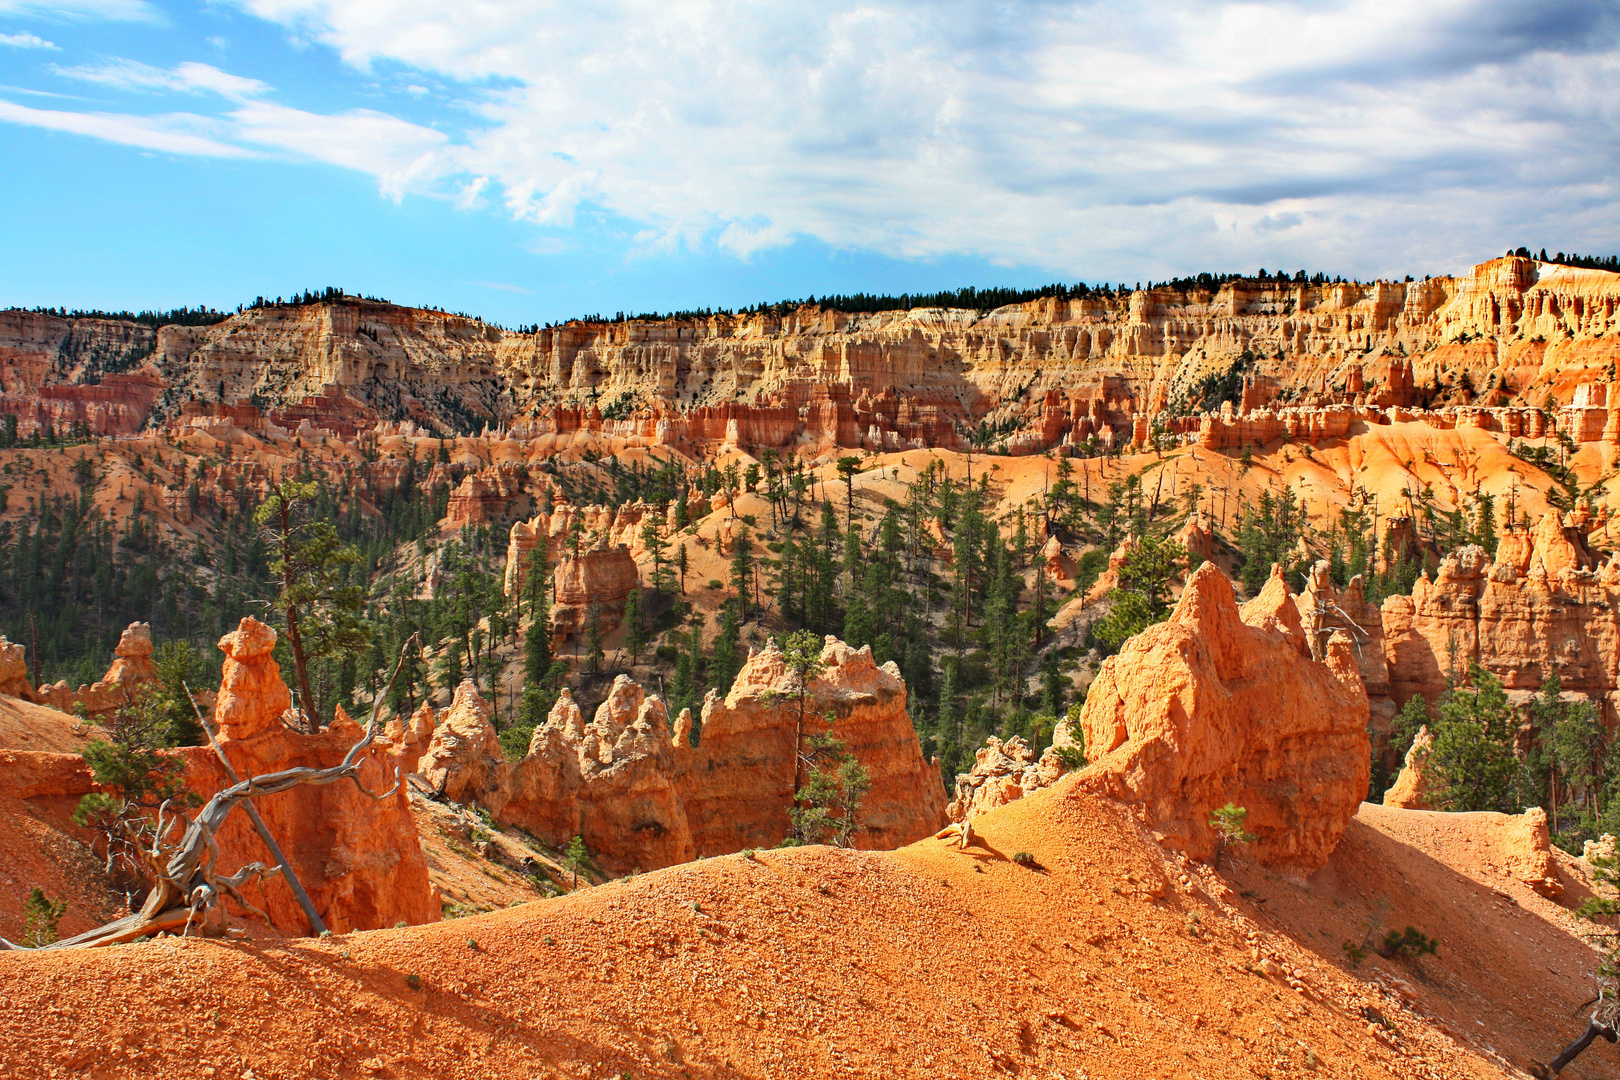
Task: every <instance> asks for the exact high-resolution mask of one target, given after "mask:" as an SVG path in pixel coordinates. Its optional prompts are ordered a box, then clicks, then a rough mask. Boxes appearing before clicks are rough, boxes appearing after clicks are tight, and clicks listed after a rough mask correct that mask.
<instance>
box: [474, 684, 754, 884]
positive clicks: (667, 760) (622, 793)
mask: <svg viewBox="0 0 1620 1080" xmlns="http://www.w3.org/2000/svg"><path fill="white" fill-rule="evenodd" d="M583 720H584V718H583V717H582V716H581V714H580V710H579V706H578V705H576V704H575V703H574V700H573V698H572V697H571V696H570V695H569V693H568V692H567V691H566V690H565V691H564V692H563V694H562V695H561V696H560V697H559V698H558V699H557V703H556V705H555V706H553V707H552V710H551V714H550V716H548V717H547V719H546V722H545V723H544V724H542V725H541V726H540V727H539V728H537V729H536V730H535V733H534V735H533V737H532V738H531V739H530V742H529V752H528V754H527V755H526V756H525V757H524V759H523V760H522V761H521V762H519V763H518V765H517V766H516V767H515V768H514V769H513V775H512V785H511V797H510V800H509V801H508V802H507V803H506V804H505V807H504V809H503V810H502V811H501V817H502V819H503V820H507V821H511V822H513V823H514V824H519V825H522V826H523V827H524V828H525V829H528V830H529V831H530V832H531V833H533V834H534V835H535V836H538V837H540V838H542V839H544V840H547V841H549V842H551V843H554V844H557V845H558V846H561V845H562V844H564V843H566V842H567V840H568V838H569V837H572V836H579V837H582V838H584V841H585V844H586V847H587V848H588V849H589V850H590V851H591V853H592V855H593V856H595V858H596V861H597V863H598V864H599V865H601V866H603V867H605V868H609V869H612V870H614V871H617V872H623V871H625V870H634V869H637V868H640V869H643V870H651V869H655V868H657V867H661V866H673V865H674V864H676V863H681V862H688V861H690V860H691V859H693V858H696V857H697V855H698V854H699V852H698V851H697V849H696V848H695V847H694V846H693V829H692V821H691V814H690V813H689V808H688V807H687V805H686V801H685V798H684V790H683V788H684V780H685V777H684V776H683V775H682V772H681V768H680V763H679V761H678V758H677V751H678V749H679V747H680V745H681V744H682V743H684V742H685V738H684V735H681V734H679V733H678V734H676V735H675V736H674V737H672V736H671V734H670V726H669V716H668V713H667V712H666V710H665V708H664V703H663V701H662V700H660V699H659V698H658V697H656V696H652V697H649V696H647V694H646V693H645V691H643V690H642V688H641V687H640V686H638V685H637V684H636V683H634V682H632V681H631V680H630V679H629V678H628V677H627V676H624V675H620V676H619V677H618V678H617V679H615V680H614V682H613V687H612V689H611V690H610V691H609V692H608V696H607V700H606V701H604V702H602V704H601V705H599V706H597V709H596V715H595V716H594V717H593V718H592V719H591V721H590V722H589V723H585V722H583ZM688 749H690V747H689V746H688ZM733 779H738V778H733ZM726 850H733V851H734V850H737V849H736V848H728V849H726ZM702 854H719V852H714V851H709V852H703V853H702Z"/></svg>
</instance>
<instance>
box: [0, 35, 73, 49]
mask: <svg viewBox="0 0 1620 1080" xmlns="http://www.w3.org/2000/svg"><path fill="white" fill-rule="evenodd" d="M0 45H6V46H10V47H11V48H13V49H52V50H56V51H60V50H59V49H58V47H57V46H56V45H54V44H52V43H51V42H49V41H46V40H45V39H44V38H42V37H39V36H38V35H37V34H0Z"/></svg>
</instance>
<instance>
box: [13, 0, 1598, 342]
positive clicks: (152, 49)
mask: <svg viewBox="0 0 1620 1080" xmlns="http://www.w3.org/2000/svg"><path fill="white" fill-rule="evenodd" d="M1615 10H1616V9H1615V5H1613V4H1612V3H1583V2H1579V0H1574V2H1565V3H1560V4H1557V5H1553V4H1546V3H1530V2H1524V0H1500V2H1495V3H1477V2H1464V0H1432V2H1427V3H1424V4H1413V3H1410V0H1402V2H1399V3H1395V2H1387V0H1343V2H1312V3H1303V2H1301V3H1293V2H1287V3H1219V2H1214V0H1206V2H1191V0H1142V2H1137V3H1121V4H1111V5H1103V4H1084V3H1081V4H1065V3H1055V2H1033V0H1032V2H1027V3H1023V2H1011V0H1005V2H1001V3H955V2H940V3H933V4H922V3H916V2H905V3H888V2H884V0H865V2H861V3H841V2H838V0H828V2H819V3H816V4H791V3H783V2H730V3H727V2H715V3H698V2H687V0H661V2H656V3H654V2H646V3H639V2H621V3H611V4H609V3H604V4H594V5H582V4H579V3H572V4H570V3H561V2H558V3H552V2H534V0H525V2H519V0H470V2H464V3H461V4H458V5H445V4H442V3H433V2H429V0H359V2H344V3H339V2H335V0H214V2H209V3H200V4H199V3H191V4H185V3H168V2H162V0H71V2H70V3H69V4H66V5H62V4H46V3H36V2H33V0H0V147H3V148H4V150H5V154H4V156H3V158H0V160H3V161H4V163H5V164H4V167H3V168H0V197H3V198H4V199H5V202H6V204H7V212H6V221H7V226H6V228H5V229H4V230H0V304H4V305H9V304H18V305H24V306H32V305H36V304H44V305H52V306H56V305H66V306H70V307H73V306H77V307H102V308H124V307H129V308H142V307H153V306H161V307H168V306H173V305H178V304H185V303H199V302H203V303H210V304H213V305H216V306H233V305H235V304H237V303H239V302H243V301H246V300H250V299H252V297H254V296H256V295H260V294H264V295H270V296H273V295H276V294H286V293H290V292H291V291H293V290H295V289H302V288H307V287H321V286H325V285H328V284H331V285H341V286H343V287H345V288H348V289H350V290H352V291H359V292H365V293H369V294H373V295H382V296H386V297H388V298H389V299H391V300H395V301H397V302H405V303H419V304H436V305H439V306H442V307H446V308H450V309H452V310H466V311H470V312H473V313H476V314H481V315H484V316H486V317H489V318H492V319H495V320H498V321H501V322H503V323H506V324H508V325H515V324H519V323H527V322H546V321H552V320H556V319H561V318H565V317H568V316H571V315H578V314H585V313H591V312H603V313H612V312H614V311H618V310H628V311H646V310H655V309H657V310H669V309H671V308H688V307H702V306H736V305H740V304H746V303H751V302H754V301H756V300H772V299H780V298H785V297H799V296H804V295H806V294H811V293H814V294H823V293H827V292H834V291H838V292H853V291H861V290H864V291H888V292H900V291H907V290H910V291H921V290H934V289H940V288H951V287H956V286H959V285H965V284H977V285H991V284H1014V285H1032V284H1039V283H1043V282H1047V281H1052V280H1086V281H1092V282H1097V281H1125V282H1129V283H1134V282H1137V281H1145V280H1149V279H1155V278H1163V277H1168V276H1172V275H1176V274H1184V273H1193V272H1197V271H1199V270H1206V269H1207V270H1248V271H1252V270H1254V269H1257V268H1259V267H1268V268H1271V269H1278V268H1285V269H1290V270H1292V269H1299V268H1306V269H1309V270H1311V271H1316V270H1322V271H1325V272H1328V273H1330V274H1333V273H1340V274H1346V275H1356V276H1361V277H1371V276H1375V275H1401V274H1406V273H1412V274H1418V275H1421V274H1424V273H1446V272H1453V271H1456V270H1459V269H1462V268H1463V267H1466V266H1467V265H1468V264H1469V263H1471V262H1474V261H1477V260H1480V259H1483V258H1487V257H1490V256H1492V255H1495V254H1499V253H1500V252H1501V250H1502V249H1504V248H1506V247H1508V246H1513V245H1517V244H1520V243H1524V244H1529V245H1531V246H1534V247H1540V246H1543V245H1545V246H1546V247H1548V248H1549V249H1553V250H1557V249H1564V250H1579V251H1582V252H1590V253H1604V254H1608V253H1612V252H1615V251H1617V250H1620V214H1617V213H1616V198H1617V194H1620V163H1617V159H1620V154H1617V146H1620V139H1617V133H1620V23H1617V18H1616V15H1615Z"/></svg>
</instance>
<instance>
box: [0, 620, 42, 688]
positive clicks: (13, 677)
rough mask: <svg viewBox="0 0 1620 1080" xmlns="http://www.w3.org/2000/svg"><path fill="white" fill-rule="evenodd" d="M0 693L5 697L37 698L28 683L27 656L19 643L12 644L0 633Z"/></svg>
mask: <svg viewBox="0 0 1620 1080" xmlns="http://www.w3.org/2000/svg"><path fill="white" fill-rule="evenodd" d="M0 694H4V695H5V696H6V697H14V698H22V699H23V700H24V701H34V700H37V699H36V698H35V697H34V688H33V687H32V686H30V685H28V656H27V652H26V651H25V650H24V649H23V647H22V646H21V645H14V644H12V643H11V642H10V641H7V640H6V637H5V635H4V634H0Z"/></svg>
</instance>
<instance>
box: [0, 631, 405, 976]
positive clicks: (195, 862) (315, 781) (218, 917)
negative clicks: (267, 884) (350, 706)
mask: <svg viewBox="0 0 1620 1080" xmlns="http://www.w3.org/2000/svg"><path fill="white" fill-rule="evenodd" d="M416 643H417V638H416V636H414V635H413V636H412V637H411V639H410V640H409V641H407V642H406V643H405V647H404V648H403V649H401V650H400V659H399V663H397V664H395V665H394V673H393V675H391V676H390V677H389V679H388V687H386V688H384V690H383V692H382V693H380V694H378V695H377V698H376V700H375V701H374V702H373V703H372V706H371V719H370V720H369V721H367V723H366V733H365V736H364V737H363V738H361V740H360V741H359V742H357V743H355V744H354V745H353V746H351V747H350V748H349V752H348V754H346V755H345V756H344V758H343V763H342V764H341V765H334V766H332V767H331V768H327V769H312V768H308V767H300V768H296V769H284V770H282V771H281V772H274V773H266V774H264V775H262V776H253V777H249V778H248V779H246V780H242V781H239V782H237V783H235V784H232V785H231V786H230V787H228V788H225V789H224V790H223V791H221V792H219V793H218V794H217V795H215V796H214V797H213V798H212V799H209V800H208V802H207V803H206V804H205V805H204V806H203V808H202V810H201V811H199V812H198V814H197V816H196V817H195V818H193V819H191V820H190V821H189V822H186V825H185V829H184V831H183V832H182V833H181V835H180V839H179V841H178V842H177V843H170V841H169V839H168V837H169V836H170V835H171V834H172V833H173V832H174V830H175V829H176V827H178V826H179V825H180V823H181V822H185V821H186V818H185V814H184V813H183V812H181V811H179V810H178V809H176V807H175V805H174V804H175V803H176V801H177V800H176V799H168V800H165V801H164V803H163V805H162V806H161V807H159V808H158V819H157V825H156V827H155V829H154V830H153V834H152V841H151V847H150V848H147V849H146V850H145V851H144V854H145V856H146V857H147V859H148V860H149V861H150V863H151V866H152V871H153V874H154V876H155V878H156V884H155V885H154V886H153V888H152V891H151V892H150V893H149V894H147V897H146V902H145V903H144V904H142V905H141V909H140V910H139V911H137V912H134V913H132V914H130V915H126V916H125V917H124V918H122V919H117V920H114V921H113V922H110V923H107V924H106V925H105V926H99V927H97V928H96V929H94V930H87V931H85V932H84V933H82V934H78V935H76V936H74V937H70V938H66V939H64V940H62V941H57V942H53V943H52V944H50V945H43V946H40V949H42V950H43V949H93V948H97V947H100V946H104V945H118V944H122V943H124V942H127V941H134V940H136V939H137V938H143V937H151V936H152V935H154V934H160V933H176V932H179V933H182V934H189V933H191V932H192V930H193V928H196V930H197V931H198V932H199V933H202V934H205V935H210V936H215V935H218V934H220V933H223V931H224V928H225V927H224V923H225V912H224V908H223V902H224V899H225V897H226V896H229V897H230V898H231V899H233V900H235V901H236V902H237V903H238V904H239V905H241V907H242V909H243V910H244V911H247V912H250V913H251V914H254V915H257V916H258V917H259V918H262V919H265V921H266V922H268V921H269V919H268V918H267V917H266V916H265V913H264V912H262V911H260V910H259V909H258V908H256V907H254V906H253V905H252V904H251V903H249V902H248V901H247V899H246V898H245V897H243V896H242V893H241V891H240V890H241V886H242V885H244V884H246V883H247V881H248V880H249V879H250V878H255V877H257V878H265V877H270V876H272V875H274V874H277V873H280V872H281V867H270V866H265V865H264V864H263V863H259V862H253V863H249V864H248V865H246V866H244V867H242V868H241V869H239V870H237V871H236V872H235V873H233V874H223V873H220V872H219V871H218V869H217V865H216V864H217V863H218V861H219V844H218V843H217V842H216V841H215V839H214V837H215V836H216V835H217V834H218V833H219V830H220V828H221V827H223V826H224V824H225V822H226V820H227V819H229V817H230V816H231V812H232V811H233V810H235V809H236V808H237V807H238V806H243V805H250V801H251V800H253V799H256V798H259V797H260V796H263V795H274V794H276V793H278V792H282V791H289V790H291V789H292V788H295V787H303V786H306V785H307V786H311V787H322V786H325V785H327V784H336V783H339V782H341V781H343V780H353V781H354V786H355V787H357V788H359V789H360V791H361V792H362V793H364V794H366V795H368V796H370V797H371V798H373V799H386V798H388V797H389V796H390V795H392V794H393V793H394V792H396V791H398V790H399V768H398V767H397V766H396V767H395V769H394V784H393V786H392V787H390V788H389V789H388V790H387V791H384V792H382V793H380V794H378V793H375V792H371V791H367V790H366V788H365V785H364V784H362V783H360V765H361V760H362V757H363V755H364V754H365V752H366V750H367V749H368V748H369V747H370V746H371V743H372V741H373V740H374V739H375V738H376V735H377V720H378V717H379V715H380V714H381V713H382V707H383V703H384V702H385V701H386V700H387V697H388V690H389V689H391V688H392V687H393V684H394V677H395V676H397V675H398V674H399V669H400V666H401V665H402V664H403V663H404V660H405V653H406V650H408V649H410V647H411V646H412V645H413V644H416ZM171 814H172V816H171ZM7 949H10V950H19V951H38V950H28V949H26V948H25V947H24V946H20V945H16V944H14V943H12V942H10V941H7V940H6V939H4V938H0V950H7Z"/></svg>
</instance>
